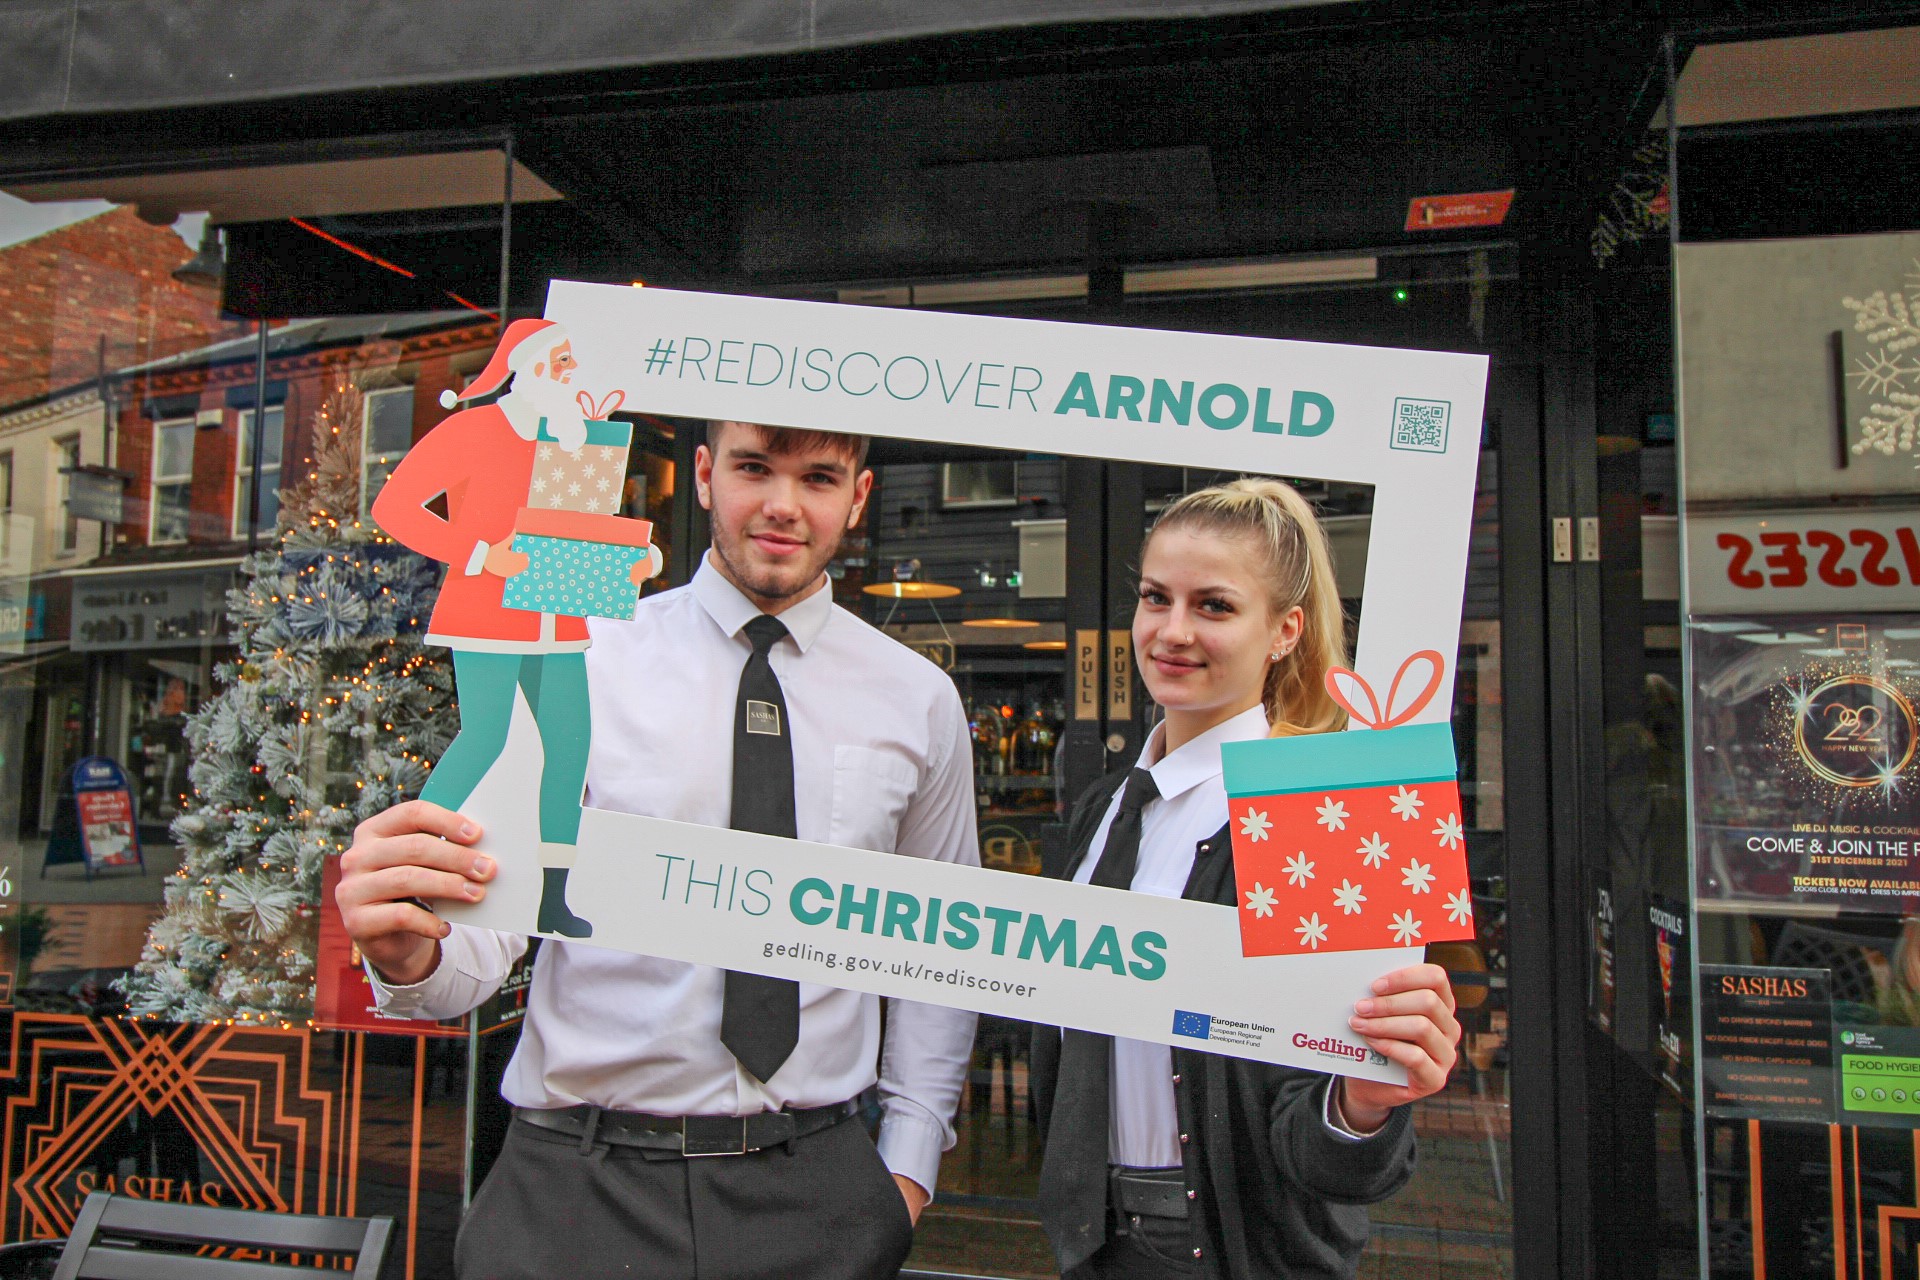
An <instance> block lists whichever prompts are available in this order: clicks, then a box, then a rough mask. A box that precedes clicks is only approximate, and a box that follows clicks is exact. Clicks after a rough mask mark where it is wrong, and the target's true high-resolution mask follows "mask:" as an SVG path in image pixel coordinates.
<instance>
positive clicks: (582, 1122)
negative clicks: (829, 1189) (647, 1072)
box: [513, 1102, 858, 1158]
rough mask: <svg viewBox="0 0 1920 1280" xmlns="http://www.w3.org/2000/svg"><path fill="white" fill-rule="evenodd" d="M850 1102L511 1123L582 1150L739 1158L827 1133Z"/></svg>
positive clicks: (568, 1112) (542, 1115)
mask: <svg viewBox="0 0 1920 1280" xmlns="http://www.w3.org/2000/svg"><path fill="white" fill-rule="evenodd" d="M856 1110H858V1107H857V1105H856V1104H855V1103H853V1102H836V1103H834V1104H833V1105H832V1106H830V1107H803V1108H801V1109H799V1110H795V1111H762V1112H760V1113H759V1114H757V1115H751V1116H653V1115H648V1114H646V1113H645V1112H642V1111H609V1110H607V1109H606V1108H605V1107H594V1106H587V1105H585V1104H582V1105H580V1106H576V1107H557V1108H536V1107H515V1108H514V1109H513V1115H514V1119H516V1120H524V1121H525V1122H526V1123H528V1124H530V1125H533V1126H534V1127H536V1128H540V1129H548V1130H551V1131H552V1132H554V1133H564V1134H566V1135H567V1136H568V1137H570V1138H578V1139H580V1150H581V1151H582V1152H587V1151H591V1150H592V1149H593V1147H594V1144H595V1143H605V1144H606V1145H608V1146H613V1147H643V1148H645V1149H647V1150H649V1151H671V1152H673V1153H674V1154H676V1155H681V1156H687V1157H689V1158H691V1157H694V1156H741V1155H745V1154H747V1153H748V1152H749V1151H762V1150H765V1149H766V1148H767V1147H777V1146H781V1145H783V1144H785V1143H791V1142H795V1141H798V1140H799V1139H801V1138H805V1137H808V1136H809V1135H811V1134H816V1133H819V1132H820V1131H821V1130H823V1129H831V1128H832V1127H833V1126H834V1125H836V1124H839V1123H840V1122H841V1121H842V1120H845V1119H846V1118H847V1117H849V1116H851V1115H852V1114H853V1113H854V1112H855V1111H856Z"/></svg>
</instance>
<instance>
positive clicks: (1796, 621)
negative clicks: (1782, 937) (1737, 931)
mask: <svg viewBox="0 0 1920 1280" xmlns="http://www.w3.org/2000/svg"><path fill="white" fill-rule="evenodd" d="M1688 632H1689V644H1690V646H1691V649H1692V658H1693V664H1692V666H1693V682H1694V699H1693V713H1694V735H1693V770H1692V773H1693V787H1694V820H1695V842H1696V843H1695V848H1696V858H1695V876H1696V880H1697V891H1698V893H1699V896H1700V898H1701V899H1702V900H1708V899H1716V898H1717V899H1723V900H1733V901H1745V902H1752V903H1756V904H1780V903H1787V902H1791V903H1825V904H1830V905H1833V906H1837V907H1844V908H1846V909H1847V910H1851V911H1877V912H1886V913H1889V914H1910V913H1912V912H1914V911H1915V910H1920V763H1916V761H1915V744H1916V739H1920V732H1917V731H1916V730H1917V729H1920V725H1916V721H1915V707H1916V705H1920V614H1859V615H1854V616H1851V617H1845V616H1839V615H1828V614H1822V615H1810V614H1797V615H1774V616H1768V617H1765V618H1757V617H1744V618H1743V617H1738V616H1731V617H1715V618H1707V619H1700V618H1695V619H1694V620H1693V621H1692V622H1690V624H1689V626H1688Z"/></svg>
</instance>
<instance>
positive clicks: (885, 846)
mask: <svg viewBox="0 0 1920 1280" xmlns="http://www.w3.org/2000/svg"><path fill="white" fill-rule="evenodd" d="M919 786H920V771H919V770H918V769H917V768H915V767H914V765H913V762H912V761H910V760H908V759H907V758H906V757H905V756H902V755H897V754H895V753H893V752H890V751H876V750H874V749H872V748H871V747H835V748H834V749H833V817H832V820H831V821H830V822H829V824H828V834H827V839H828V840H829V841H830V842H831V843H833V844H838V845H845V846H847V847H848V848H850V849H873V850H877V851H878V852H880V853H892V852H893V851H894V846H895V845H896V844H897V843H898V841H899V838H900V820H901V819H902V818H903V817H905V816H906V812H907V805H909V804H910V803H912V801H913V796H914V792H915V791H917V790H918V789H919Z"/></svg>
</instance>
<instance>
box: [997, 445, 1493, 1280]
mask: <svg viewBox="0 0 1920 1280" xmlns="http://www.w3.org/2000/svg"><path fill="white" fill-rule="evenodd" d="M1133 650H1134V653H1135V655H1136V657H1137V659H1138V661H1139V663H1140V670H1141V674H1142V675H1143V677H1144V678H1145V680H1146V685H1147V691H1148V692H1149V693H1151V694H1152V695H1153V698H1154V701H1156V702H1158V703H1159V704H1160V706H1161V708H1162V709H1163V710H1164V711H1165V713H1166V714H1165V719H1164V720H1163V721H1162V722H1161V723H1160V725H1159V726H1158V727H1156V728H1155V729H1154V731H1153V733H1152V734H1151V735H1150V736H1149V737H1148V739H1147V744H1146V746H1145V747H1144V748H1143V749H1142V751H1141V753H1140V759H1139V762H1138V763H1137V765H1136V766H1135V767H1134V768H1133V769H1131V770H1128V771H1126V772H1125V773H1120V774H1115V775H1112V776H1110V777H1108V778H1105V779H1103V780H1102V781H1101V782H1100V783H1098V784H1096V785H1095V786H1094V787H1093V788H1092V789H1090V790H1089V791H1088V792H1087V793H1086V795H1084V796H1082V797H1081V798H1080V801H1079V803H1078V804H1077V805H1076V806H1075V809H1074V813H1073V817H1072V820H1071V826H1070V827H1069V836H1068V839H1069V843H1070V846H1071V850H1072V858H1071V859H1070V861H1069V864H1068V865H1069V869H1068V873H1067V874H1068V875H1069V876H1071V877H1072V878H1073V879H1075V880H1078V881H1081V882H1083V883H1093V884H1105V885H1110V886H1112V887H1116V888H1121V887H1124V888H1130V889H1132V890H1133V891H1135V892H1138V893H1155V894H1160V895H1162V896H1164V897H1187V898H1193V899H1197V900H1201V901H1209V902H1221V903H1227V904H1231V903H1233V902H1234V880H1233V867H1232V851H1231V846H1230V842H1229V839H1228V834H1227V829H1226V821H1227V796H1226V790H1225V788H1224V786H1223V785H1222V783H1221V777H1220V746H1221V744H1222V743H1225V742H1236V741H1242V740H1245V739H1250V738H1264V737H1268V736H1273V735H1282V734H1296V733H1326V732H1330V731H1333V730H1338V729H1342V728H1344V727H1345V724H1346V716H1345V714H1344V713H1343V712H1342V711H1341V710H1340V709H1339V708H1338V707H1337V706H1336V705H1335V704H1334V702H1333V700H1332V699H1331V698H1329V697H1328V696H1327V693H1326V687H1325V684H1324V683H1323V682H1324V679H1325V676H1326V672H1327V668H1328V667H1330V666H1334V665H1344V664H1345V662H1346V639H1345V624H1344V620H1343V618H1342V616H1341V609H1340V597H1339V592H1338V590H1337V588H1336V586H1335V584H1334V577H1333V564H1332V561H1331V559H1330V557H1329V556H1328V553H1327V544H1326V536H1325V534H1324V533H1323V532H1322V531H1321V529H1320V525H1319V522H1318V521H1317V520H1316V519H1315V518H1314V515H1313V510H1312V508H1311V507H1309V506H1308V505H1307V503H1306V501H1305V500H1304V499H1303V498H1301V497H1300V495H1299V494H1298V493H1296V492H1295V491H1294V490H1293V488H1292V487H1291V486H1289V485H1286V484H1282V483H1280V482H1279V481H1276V480H1252V479H1245V480H1237V481H1235V482H1233V483H1232V484H1227V485H1220V486H1217V487H1215V488H1211V489H1205V490H1202V491H1200V492H1198V493H1192V494H1188V495H1186V496H1185V497H1183V498H1181V499H1180V500H1179V501H1177V502H1175V503H1174V504H1173V505H1172V506H1170V507H1168V508H1167V509H1166V511H1165V512H1164V513H1163V514H1162V515H1161V516H1160V519H1159V520H1158V522H1156V523H1155V525H1154V527H1153V531H1152V532H1151V533H1150V534H1148V536H1147V541H1146V545H1145V546H1144V547H1143V548H1142V549H1141V566H1140V599H1139V603H1138V605H1137V607H1136V608H1135V611H1134V617H1133ZM1351 1024H1352V1027H1353V1029H1354V1031H1355V1033H1356V1034H1358V1035H1359V1036H1360V1037H1361V1038H1362V1039H1364V1040H1365V1041H1366V1043H1368V1044H1369V1045H1371V1046H1373V1048H1375V1049H1377V1050H1378V1051H1379V1052H1380V1053H1382V1054H1385V1055H1386V1056H1387V1057H1388V1058H1390V1059H1392V1060H1393V1061H1394V1062H1397V1063H1399V1064H1400V1065H1401V1066H1403V1067H1405V1068H1406V1069H1407V1084H1406V1085H1405V1086H1404V1087H1403V1086H1393V1085H1385V1084H1380V1083H1375V1082H1370V1081H1363V1080H1352V1079H1346V1078H1343V1077H1337V1076H1326V1075H1322V1074H1320V1073H1318V1072H1313V1071H1306V1070H1302V1069H1299V1068H1294V1067H1281V1066H1274V1065H1272V1064H1267V1063H1258V1062H1249V1061H1244V1060H1241V1059H1237V1058H1225V1057H1220V1056H1217V1055H1213V1054H1207V1053H1202V1052H1199V1051H1197V1050H1190V1049H1184V1048H1182V1049H1173V1048H1169V1047H1168V1046H1166V1045H1160V1044H1149V1043H1146V1042H1144V1041H1138V1040H1115V1039H1112V1038H1110V1037H1106V1036H1096V1035H1093V1034H1092V1033H1089V1032H1081V1031H1067V1032H1064V1033H1062V1032H1061V1031H1059V1030H1057V1029H1055V1028H1051V1027H1041V1028H1037V1029H1036V1034H1035V1039H1034V1050H1033V1069H1032V1077H1031V1084H1032V1088H1033V1091H1034V1099H1035V1102H1036V1104H1037V1108H1038V1112H1039V1116H1040V1124H1041V1129H1042V1132H1043V1134H1044V1135H1045V1143H1046V1156H1045V1161H1044V1163H1043V1165H1042V1169H1041V1174H1040V1208H1041V1218H1042V1222H1043V1225H1044V1226H1045V1228H1046V1231H1047V1236H1048V1239H1049V1241H1050V1242H1051V1243H1052V1244H1053V1247H1054V1253H1055V1255H1056V1257H1057V1258H1058V1260H1059V1262H1060V1266H1061V1270H1062V1272H1063V1273H1066V1274H1068V1275H1069V1276H1071V1277H1072V1280H1118V1278H1127V1280H1132V1278H1134V1277H1139V1278H1141V1280H1148V1278H1153V1280H1159V1278H1163V1277H1175V1276H1178V1277H1187V1276H1194V1277H1200V1276H1204V1277H1209V1278H1212V1280H1269V1278H1273V1280H1278V1278H1280V1277H1285V1278H1287V1280H1295V1278H1296V1277H1314V1278H1315V1280H1319V1278H1320V1277H1327V1278H1329V1280H1331V1278H1333V1277H1346V1276H1351V1275H1353V1274H1354V1269H1355V1267H1356V1266H1357V1265H1358V1263H1359V1259H1360V1250H1361V1247H1362V1246H1363V1245H1364V1244H1365V1243H1366V1237H1367V1215H1366V1210H1365V1209H1364V1208H1363V1207H1362V1206H1364V1205H1366V1204H1370V1203H1373V1202H1375V1201H1378V1200H1381V1199H1384V1198H1385V1197H1387V1196H1389V1195H1391V1194H1392V1193H1393V1192H1395V1191H1396V1190H1398V1189H1399V1188H1400V1187H1401V1185H1402V1184H1404V1183H1405V1182H1406V1180H1407V1178H1408V1177H1409V1176H1411V1174H1412V1171H1413V1129H1412V1124H1411V1120H1410V1117H1409V1114H1408V1108H1407V1104H1408V1103H1411V1102H1413V1101H1414V1100H1416V1099H1418V1098H1423V1097H1426V1096H1427V1095H1428V1094H1431V1093H1435V1092H1437V1091H1438V1090H1439V1089H1440V1088H1441V1087H1442V1086H1444V1085H1445V1084H1446V1080H1447V1073H1448V1072H1449V1071H1450V1070H1451V1069H1452V1067H1453V1063H1454V1059H1455V1051H1456V1046H1457V1045H1458V1043H1459V1039H1460V1027H1459V1024H1458V1023H1457V1022H1456V1021H1455V1020H1454V1003H1453V994H1452V991H1451V989H1450V988H1449V987H1448V984H1447V977H1446V972H1445V971H1444V970H1442V969H1440V968H1439V967H1438V966H1435V965H1427V964H1421V965H1413V966H1411V967H1408V968H1404V969H1400V970H1397V971H1395V972H1393V973H1389V974H1386V975H1384V976H1383V977H1381V978H1380V979H1379V980H1377V981H1376V982H1374V984H1373V994H1372V995H1371V996H1368V997H1367V998H1364V999H1362V1000H1360V1001H1359V1002H1358V1003H1357V1004H1356V1005H1355V1006H1354V1011H1353V1017H1352V1020H1351Z"/></svg>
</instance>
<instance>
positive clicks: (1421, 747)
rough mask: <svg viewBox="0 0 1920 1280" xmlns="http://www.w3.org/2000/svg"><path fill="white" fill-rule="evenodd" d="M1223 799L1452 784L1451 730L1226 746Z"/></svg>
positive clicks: (1417, 728) (1419, 727) (1424, 728)
mask: <svg viewBox="0 0 1920 1280" xmlns="http://www.w3.org/2000/svg"><path fill="white" fill-rule="evenodd" d="M1220 761H1221V765H1222V766H1223V769H1224V772H1225V781H1226V786H1227V795H1228V796H1229V797H1231V798H1233V799H1236V800H1237V799H1241V798H1244V797H1246V796H1278V795H1287V794H1289V793H1291V792H1295V791H1330V790H1335V789H1338V788H1341V787H1375V786H1383V785H1386V784H1390V783H1396V782H1404V783H1416V782H1452V781H1454V780H1455V779H1456V778H1457V776H1458V771H1459V770H1458V765H1457V764H1456V763H1455V761H1454V756H1453V726H1452V725H1450V724H1446V723H1439V724H1408V725H1401V726H1399V727H1398V728H1393V729H1349V730H1347V731H1346V732H1344V733H1310V734H1301V735H1297V736H1295V737H1290V738H1257V739H1255V740H1253V741H1252V742H1229V743H1227V744H1225V745H1224V746H1222V747H1221V748H1220Z"/></svg>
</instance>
